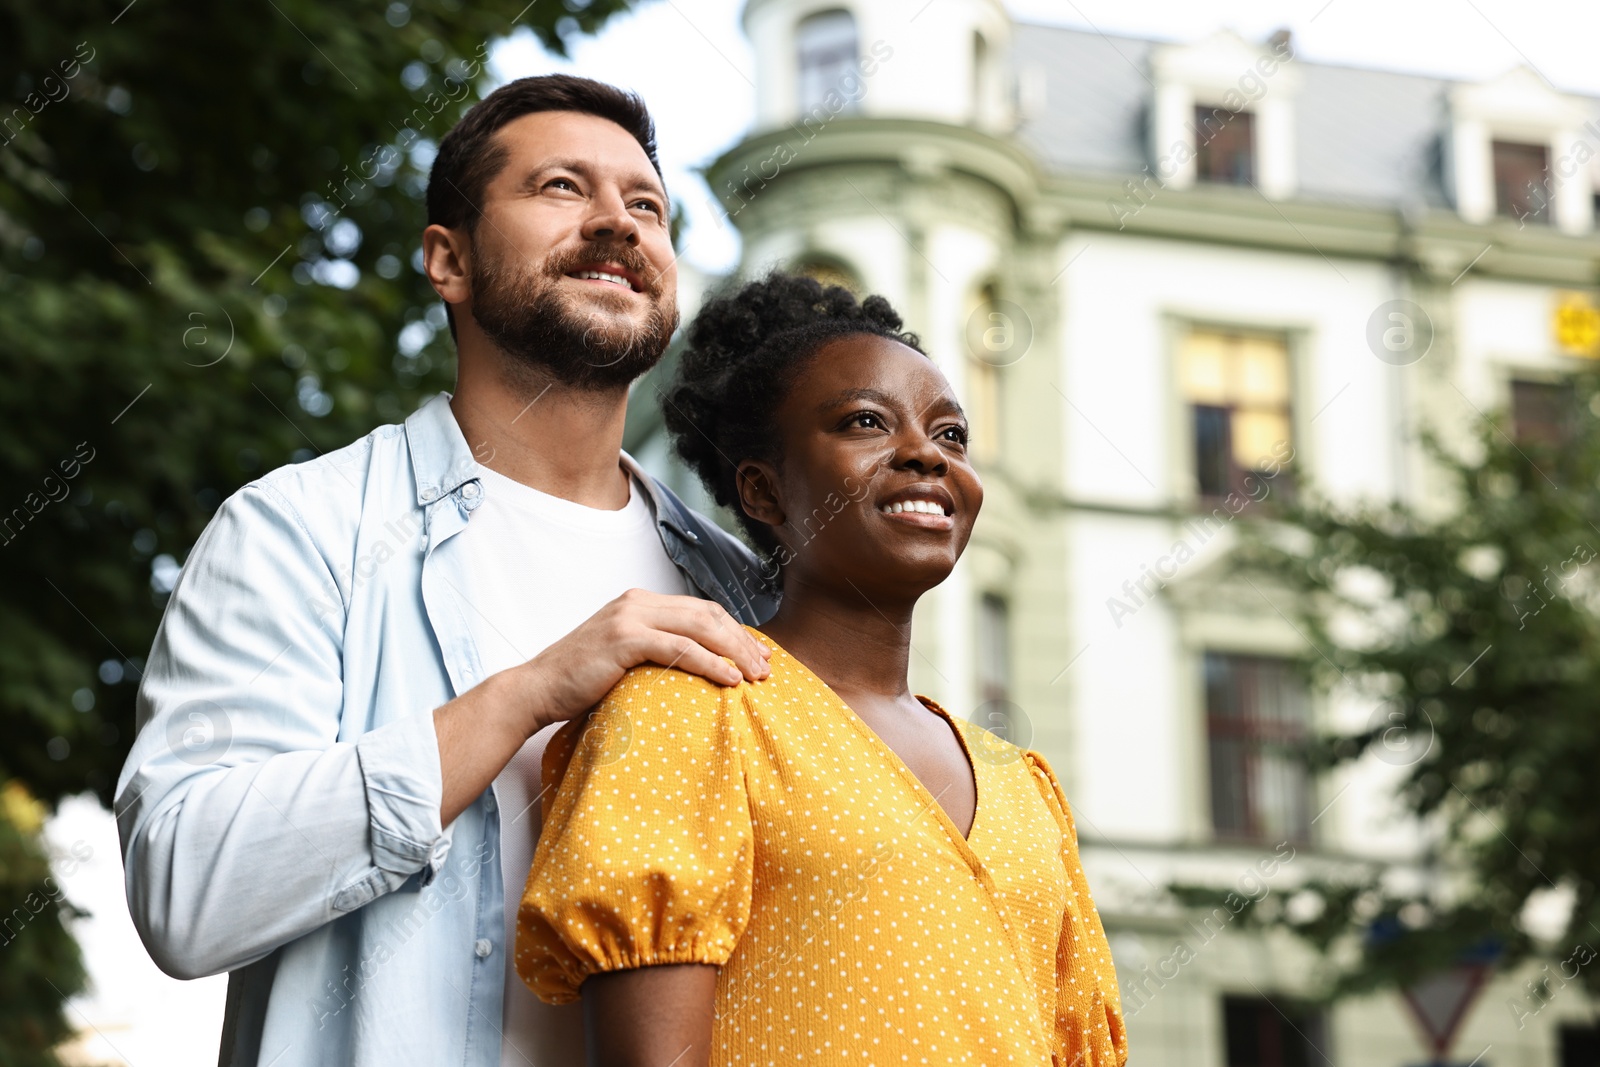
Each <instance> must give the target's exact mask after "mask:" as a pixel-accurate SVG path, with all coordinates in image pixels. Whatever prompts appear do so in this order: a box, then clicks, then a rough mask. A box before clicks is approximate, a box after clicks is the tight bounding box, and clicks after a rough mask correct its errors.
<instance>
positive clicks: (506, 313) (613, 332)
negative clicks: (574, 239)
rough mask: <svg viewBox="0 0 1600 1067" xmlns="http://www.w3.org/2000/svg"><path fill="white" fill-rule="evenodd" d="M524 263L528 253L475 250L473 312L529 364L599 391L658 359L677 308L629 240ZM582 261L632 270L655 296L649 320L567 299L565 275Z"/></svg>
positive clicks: (630, 378) (619, 384)
mask: <svg viewBox="0 0 1600 1067" xmlns="http://www.w3.org/2000/svg"><path fill="white" fill-rule="evenodd" d="M510 259H511V257H507V260H510ZM519 263H521V264H526V263H527V261H526V260H520V261H515V260H513V261H510V262H507V261H502V262H500V263H485V262H484V261H483V260H482V259H481V258H479V257H474V258H473V263H472V279H471V280H472V313H473V317H474V318H476V319H477V320H478V325H479V326H480V327H482V329H483V332H484V333H485V334H487V335H488V337H489V339H490V340H491V341H493V342H494V343H495V344H496V345H497V346H499V348H500V349H501V350H502V351H503V352H505V353H506V354H507V355H509V356H511V357H512V358H513V359H515V360H516V361H517V362H518V363H519V364H521V365H522V366H523V367H524V368H527V369H530V370H536V371H542V372H544V373H545V374H548V375H549V376H551V377H554V378H555V379H556V381H558V382H560V383H561V384H563V385H567V386H570V387H572V388H574V389H580V390H585V391H594V392H600V391H609V390H612V389H616V388H619V387H626V386H627V385H628V384H629V383H630V382H632V381H633V380H634V379H635V378H637V377H639V375H641V374H643V373H644V372H645V371H647V370H649V369H650V368H651V367H653V366H655V365H656V363H657V362H658V361H659V360H660V359H661V354H662V353H663V352H665V351H666V350H667V343H668V342H669V341H671V340H672V332H673V331H674V330H676V329H677V328H678V308H677V305H676V303H675V302H673V301H671V300H663V299H662V292H661V285H660V273H659V272H658V271H657V270H656V269H655V268H654V267H652V266H651V265H650V262H649V261H648V260H647V259H645V257H644V256H643V254H641V253H640V252H638V251H637V250H636V249H634V248H631V247H629V246H628V245H617V246H614V247H599V246H596V247H590V248H579V249H574V250H572V251H571V252H570V253H558V254H555V255H552V256H551V257H550V258H549V259H547V260H546V261H545V262H544V264H543V265H542V266H531V265H528V266H519ZM585 263H616V264H618V265H620V266H623V267H626V268H628V269H629V270H630V271H632V272H633V274H634V276H635V277H637V278H639V279H640V282H639V284H640V292H641V293H642V295H644V296H646V297H648V298H649V300H650V313H649V315H648V316H647V317H646V318H645V321H644V322H643V323H641V324H638V325H634V324H632V323H628V322H621V323H619V322H618V321H617V318H616V317H613V316H612V315H610V314H608V313H606V312H605V311H599V310H597V311H594V312H588V313H585V312H582V311H577V310H574V309H573V308H571V307H569V306H568V303H567V300H568V298H567V296H566V295H565V294H563V293H562V292H561V288H560V287H561V279H562V278H564V277H565V276H566V274H567V272H568V271H571V270H575V269H576V268H578V267H579V266H582V265H583V264H585ZM618 296H619V297H620V296H621V294H620V293H619V294H618ZM607 303H609V301H607Z"/></svg>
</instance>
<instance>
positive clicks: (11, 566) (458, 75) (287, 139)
mask: <svg viewBox="0 0 1600 1067" xmlns="http://www.w3.org/2000/svg"><path fill="white" fill-rule="evenodd" d="M628 6H629V3H628V0H541V2H539V3H534V4H527V5H526V6H524V0H513V2H508V3H498V2H490V3H466V2H464V0H412V2H407V0H395V2H392V3H387V4H385V3H383V2H379V3H372V4H361V5H338V4H321V3H313V2H310V0H266V2H265V3H260V4H245V5H221V4H215V5H209V6H208V5H205V4H199V5H195V4H188V5H178V4H171V3H165V2H163V0H135V2H133V3H128V2H126V0H113V2H112V3H109V4H98V3H97V4H90V3H85V2H83V0H62V2H60V3H55V4H51V5H49V6H48V7H47V8H41V7H39V6H38V5H36V4H23V3H20V2H17V0H0V87H3V89H4V91H5V93H6V94H7V96H8V100H7V102H6V104H5V105H4V108H5V109H4V111H3V112H0V173H3V180H0V380H3V381H4V382H5V383H6V384H5V388H4V389H3V390H0V470H3V472H4V479H3V482H0V491H3V492H4V494H5V497H4V499H0V586H3V587H4V589H5V599H4V601H3V602H0V782H4V781H6V780H8V779H10V780H16V781H20V782H23V783H26V786H27V789H28V790H29V791H30V792H31V794H32V795H33V796H36V797H38V798H39V799H40V800H42V801H43V802H45V803H46V804H51V805H53V804H54V803H55V802H56V801H58V800H59V799H60V798H61V797H63V796H66V795H69V794H74V793H79V792H82V791H84V790H86V789H87V790H91V791H93V792H95V793H97V794H98V795H99V796H100V797H101V799H102V800H105V801H109V799H110V795H111V791H112V788H113V786H114V783H115V780H116V776H117V772H118V770H119V768H120V766H121V763H122V760H123V758H124V756H125V754H126V752H127V748H128V745H129V744H130V742H131V740H132V735H133V697H134V691H135V688H136V685H137V681H138V678H139V672H140V667H141V664H142V662H143V660H142V657H143V656H144V655H145V654H146V652H147V650H148V649H149V647H150V644H151V641H152V639H153V637H154V634H155V628H156V625H157V623H158V621H159V618H160V613H161V609H162V606H163V603H164V594H165V591H166V590H167V589H169V588H170V585H171V581H172V578H173V575H174V572H175V569H176V568H177V567H178V566H179V565H180V564H181V562H182V560H183V559H184V557H185V555H186V554H187V552H188V550H189V548H190V546H191V545H192V544H193V543H194V540H195V539H196V537H198V535H199V533H200V531H201V529H202V528H203V527H204V526H205V523H206V522H207V520H208V519H209V517H210V515H211V513H212V512H213V511H214V510H215V509H216V507H217V505H218V504H219V503H220V501H221V500H222V499H223V498H224V497H226V496H227V495H228V494H230V493H232V492H233V491H234V490H235V489H237V488H238V487H239V486H240V485H242V484H244V483H245V482H247V481H249V480H250V479H251V478H253V477H255V476H257V475H259V474H261V473H264V472H265V471H267V470H270V469H271V468H273V467H275V466H278V465H280V464H282V463H285V462H290V461H293V460H297V459H303V458H306V457H309V456H311V455H313V454H316V453H318V452H321V451H325V450H328V449H331V448H336V447H338V446H341V445H343V444H346V443H348V442H349V441H351V440H353V439H355V438H357V437H359V436H360V435H361V434H363V433H365V432H366V431H367V430H369V429H371V427H372V426H374V425H376V424H378V423H381V422H390V421H395V420H397V419H399V418H401V417H403V415H404V414H405V413H407V412H408V411H410V410H411V409H412V408H413V407H414V406H415V405H416V404H417V403H418V402H419V401H420V400H421V399H422V398H423V397H424V396H425V395H426V394H428V393H431V392H433V391H435V390H437V389H439V388H443V387H447V386H448V385H449V383H450V381H451V378H452V373H453V368H452V366H451V360H452V356H451V354H450V351H449V348H448V337H447V336H437V335H439V331H440V327H441V326H442V325H443V322H444V319H443V313H442V312H443V309H442V308H440V307H438V306H437V305H436V301H435V296H434V294H433V292H432V290H431V289H430V288H429V287H428V286H427V284H426V281H425V280H424V279H423V278H422V277H421V275H420V274H419V273H418V272H417V270H416V269H415V268H414V267H413V265H412V264H413V256H414V254H415V252H416V250H417V248H418V246H419V240H420V238H419V235H420V232H421V229H422V225H423V208H422V202H421V197H422V193H423V190H424V185H425V178H426V174H427V167H428V164H429V162H430V161H431V158H432V151H433V145H434V144H435V142H436V141H437V139H438V137H440V136H441V135H442V134H443V133H444V131H445V130H447V129H448V128H449V127H450V126H451V125H452V124H453V123H454V122H455V121H456V120H457V118H459V116H460V114H461V113H462V111H463V110H464V109H465V108H466V107H467V106H469V105H470V104H471V103H472V102H473V101H474V100H476V99H478V98H480V96H481V95H482V92H483V91H484V89H485V88H486V87H487V83H488V81H489V74H488V72H487V70H486V66H487V56H488V48H489V45H490V43H491V42H492V41H493V40H495V39H496V38H499V37H502V36H505V35H507V34H509V33H512V32H513V31H515V30H517V29H520V28H523V27H526V28H530V29H531V30H532V31H533V32H534V33H535V34H537V35H538V37H539V38H540V39H541V40H542V41H543V42H544V43H545V44H546V45H547V46H548V47H550V48H552V49H553V50H555V51H557V52H561V51H563V40H564V39H566V38H568V37H571V36H572V35H574V34H578V33H584V32H592V31H593V30H595V29H596V28H598V27H599V26H600V25H601V24H602V23H604V22H605V21H606V20H607V19H608V18H609V17H610V16H612V15H613V14H615V13H616V12H618V11H620V10H623V9H625V8H626V7H628ZM7 835H10V836H7ZM13 837H16V834H15V833H14V830H13V829H7V828H6V827H4V826H0V851H4V852H5V855H4V856H3V857H0V860H3V869H4V871H5V880H4V885H3V887H0V888H3V889H4V892H5V893H6V894H7V896H6V898H5V899H4V900H0V905H3V906H5V907H7V908H9V907H11V906H12V905H13V904H14V903H15V902H16V900H20V899H22V898H23V897H26V896H27V894H28V892H32V891H33V890H34V889H36V888H37V886H38V884H39V882H40V879H42V878H43V876H44V871H45V868H43V867H41V866H40V865H39V862H36V861H38V859H39V856H38V849H37V847H36V845H35V844H30V843H29V841H27V840H24V839H23V838H17V839H16V840H12V838H13ZM8 842H9V843H8ZM30 849H31V850H32V851H30ZM14 861H15V862H14ZM30 887H31V888H30ZM13 898H15V900H14V899H13ZM36 943H37V944H43V943H44V942H42V941H38V942H36ZM18 944H21V942H20V941H19V942H18ZM67 947H68V948H70V942H68V943H67ZM52 951H54V950H52ZM62 951H63V952H65V950H62ZM75 959H76V957H75V956H72V957H70V958H69V957H68V956H66V955H61V957H60V962H59V965H60V966H61V967H67V966H68V965H69V964H71V965H73V966H75V965H76V964H75ZM36 964H38V965H39V966H43V963H42V962H40V959H39V958H38V957H36V956H35V955H33V954H28V953H23V952H19V951H18V950H17V948H16V947H12V948H10V949H7V950H3V951H0V984H5V985H6V986H7V987H8V988H9V987H11V986H27V987H28V988H30V989H33V990H34V991H35V992H37V991H38V990H41V989H47V986H45V985H43V984H41V983H40V982H38V981H36V980H34V979H35V978H37V975H33V971H32V969H33V968H34V967H35V965H36ZM40 973H44V972H40ZM57 973H58V974H59V973H62V972H57ZM30 976H31V977H30ZM58 984H60V983H58ZM72 988H75V987H72V986H70V983H68V984H67V985H63V986H62V989H63V990H64V991H65V992H70V991H71V989H72ZM3 999H4V1002H5V1004H6V1006H7V1009H8V1010H10V1009H11V1008H12V1007H14V1006H15V1007H17V1008H18V1009H19V1010H24V1013H25V1014H27V1015H29V1017H30V1018H32V1019H33V1020H34V1023H35V1024H36V1026H37V1027H38V1028H39V1033H41V1034H43V1035H45V1036H46V1037H50V1036H51V1035H59V1033H60V1032H61V1025H62V1024H61V1019H60V1017H59V999H60V998H54V995H53V994H48V993H47V995H46V996H45V998H44V999H43V1000H40V1001H39V1002H38V1003H33V1002H32V1001H25V1000H13V999H12V998H11V997H10V996H7V997H5V998H3ZM24 1005H27V1007H26V1008H25V1009H24V1008H23V1006H24ZM16 1033H17V1031H15V1030H14V1029H13V1027H12V1025H11V1022H10V1021H9V1017H6V1018H5V1019H0V1059H4V1060H6V1062H13V1057H15V1062H34V1061H32V1060H28V1059H26V1058H25V1056H24V1052H23V1051H21V1050H22V1049H23V1045H14V1044H13V1043H12V1042H13V1040H14V1039H15V1035H16ZM35 1036H37V1035H35ZM32 1039H33V1038H32V1037H30V1038H28V1040H30V1041H31V1040H32ZM17 1040H20V1039H17ZM27 1047H32V1046H31V1045H30V1046H27Z"/></svg>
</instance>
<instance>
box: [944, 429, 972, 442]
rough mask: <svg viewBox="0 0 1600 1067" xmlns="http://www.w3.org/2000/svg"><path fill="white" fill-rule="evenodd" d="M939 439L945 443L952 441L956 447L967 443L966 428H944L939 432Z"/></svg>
mask: <svg viewBox="0 0 1600 1067" xmlns="http://www.w3.org/2000/svg"><path fill="white" fill-rule="evenodd" d="M939 437H941V438H942V439H944V440H946V441H954V442H955V443H956V444H958V445H965V444H966V443H967V428H966V427H965V426H946V427H945V428H944V429H943V430H940V431H939Z"/></svg>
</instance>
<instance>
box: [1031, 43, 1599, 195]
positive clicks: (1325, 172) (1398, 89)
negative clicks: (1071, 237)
mask: <svg viewBox="0 0 1600 1067" xmlns="http://www.w3.org/2000/svg"><path fill="white" fill-rule="evenodd" d="M1166 43H1167V42H1164V41H1156V40H1147V39H1142V38H1137V37H1119V36H1115V35H1109V34H1102V33H1096V32H1092V31H1087V30H1076V29H1068V28H1065V27H1058V26H1041V25H1037V24H1033V23H1025V22H1019V23H1017V24H1016V25H1015V31H1014V36H1013V40H1012V52H1013V56H1014V60H1015V63H1016V67H1017V70H1018V72H1019V76H1021V77H1024V78H1030V79H1041V78H1042V80H1043V94H1042V100H1041V101H1037V102H1036V106H1035V107H1034V109H1033V113H1032V114H1030V115H1028V116H1026V117H1025V119H1024V121H1023V124H1022V125H1021V127H1020V128H1019V130H1018V136H1019V137H1020V139H1021V140H1022V142H1023V144H1024V145H1026V146H1027V147H1028V148H1029V149H1030V150H1031V151H1032V152H1033V153H1034V154H1035V155H1036V156H1037V158H1038V159H1039V161H1040V162H1041V164H1042V165H1043V166H1044V167H1045V168H1046V169H1047V170H1050V171H1055V172H1064V173H1079V174H1110V175H1124V174H1126V175H1133V174H1136V173H1138V172H1139V170H1140V168H1142V167H1144V166H1145V165H1146V163H1148V162H1149V155H1148V152H1147V150H1146V147H1145V143H1144V139H1145V130H1146V124H1147V121H1148V117H1147V116H1148V110H1149V105H1150V98H1151V94H1152V88H1153V86H1152V83H1151V73H1150V60H1151V53H1152V52H1153V51H1154V50H1155V49H1156V48H1158V47H1161V46H1162V45H1164V44H1166ZM1296 66H1297V68H1298V69H1299V71H1300V75H1301V79H1302V80H1301V84H1300V88H1299V90H1298V92H1297V94H1296V96H1295V155H1296V161H1295V162H1296V172H1297V175H1298V179H1297V180H1298V192H1297V194H1296V195H1297V196H1299V197H1304V198H1309V199H1314V200H1321V201H1328V202H1333V203H1343V204H1351V205H1361V206H1373V205H1394V206H1406V205H1413V204H1415V205H1428V206H1438V205H1443V204H1445V203H1446V198H1445V194H1444V189H1443V185H1442V183H1441V179H1440V166H1439V145H1440V135H1441V133H1442V132H1443V129H1444V122H1445V116H1446V109H1447V103H1448V98H1449V92H1450V90H1451V89H1452V88H1453V87H1454V86H1455V85H1457V84H1459V83H1457V82H1455V81H1452V80H1450V79H1446V78H1435V77H1429V76H1426V75H1418V74H1402V73H1396V72H1391V71H1380V70H1365V69H1361V68H1357V67H1345V66H1336V65H1332V64H1322V63H1310V62H1305V61H1303V60H1300V61H1297V62H1296ZM1574 99H1578V100H1582V101H1584V102H1585V103H1587V104H1588V105H1589V108H1590V111H1591V113H1592V114H1595V115H1600V101H1596V100H1593V99H1590V98H1583V97H1575V98H1574Z"/></svg>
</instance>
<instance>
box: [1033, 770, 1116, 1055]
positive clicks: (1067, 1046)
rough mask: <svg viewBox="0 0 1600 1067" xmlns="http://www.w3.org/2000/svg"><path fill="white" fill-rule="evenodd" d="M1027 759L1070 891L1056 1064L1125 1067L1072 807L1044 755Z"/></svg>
mask: <svg viewBox="0 0 1600 1067" xmlns="http://www.w3.org/2000/svg"><path fill="white" fill-rule="evenodd" d="M1025 756H1026V759H1027V761H1028V767H1029V770H1031V771H1032V772H1033V777H1034V781H1035V782H1036V783H1037V784H1038V786H1039V792H1040V793H1041V794H1042V795H1043V796H1044V800H1045V803H1046V804H1047V805H1048V806H1049V807H1050V809H1051V811H1052V812H1054V814H1055V816H1056V819H1057V821H1058V822H1060V824H1061V861H1062V864H1063V865H1064V866H1065V867H1066V871H1067V881H1068V887H1069V893H1068V898H1067V914H1066V915H1065V917H1064V918H1063V920H1062V923H1061V935H1060V938H1059V940H1058V941H1057V945H1056V1035H1055V1042H1054V1052H1055V1058H1056V1062H1057V1063H1058V1064H1062V1065H1063V1067H1065V1065H1068V1064H1079V1065H1086V1067H1122V1065H1123V1064H1126V1063H1127V1062H1128V1035H1127V1030H1126V1028H1125V1027H1124V1025H1123V1019H1122V997H1121V994H1120V993H1119V992H1118V990H1117V972H1116V969H1115V968H1114V967H1113V966H1112V963H1111V946H1110V945H1109V944H1108V943H1107V942H1106V932H1105V929H1104V927H1102V926H1101V924H1100V913H1099V912H1098V911H1096V910H1095V906H1094V899H1093V898H1092V897H1091V896H1090V895H1089V880H1088V878H1086V877H1085V876H1084V873H1083V861H1082V860H1081V859H1080V858H1079V856H1078V830H1077V827H1076V826H1075V825H1074V824H1073V821H1072V809H1071V807H1069V806H1068V804H1067V797H1066V794H1065V793H1064V792H1063V791H1062V789H1061V783H1060V782H1058V781H1056V776H1055V772H1054V771H1052V770H1051V769H1050V765H1049V764H1048V763H1046V762H1045V759H1044V757H1043V756H1040V755H1039V754H1038V753H1036V752H1032V751H1030V752H1027V753H1025Z"/></svg>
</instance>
